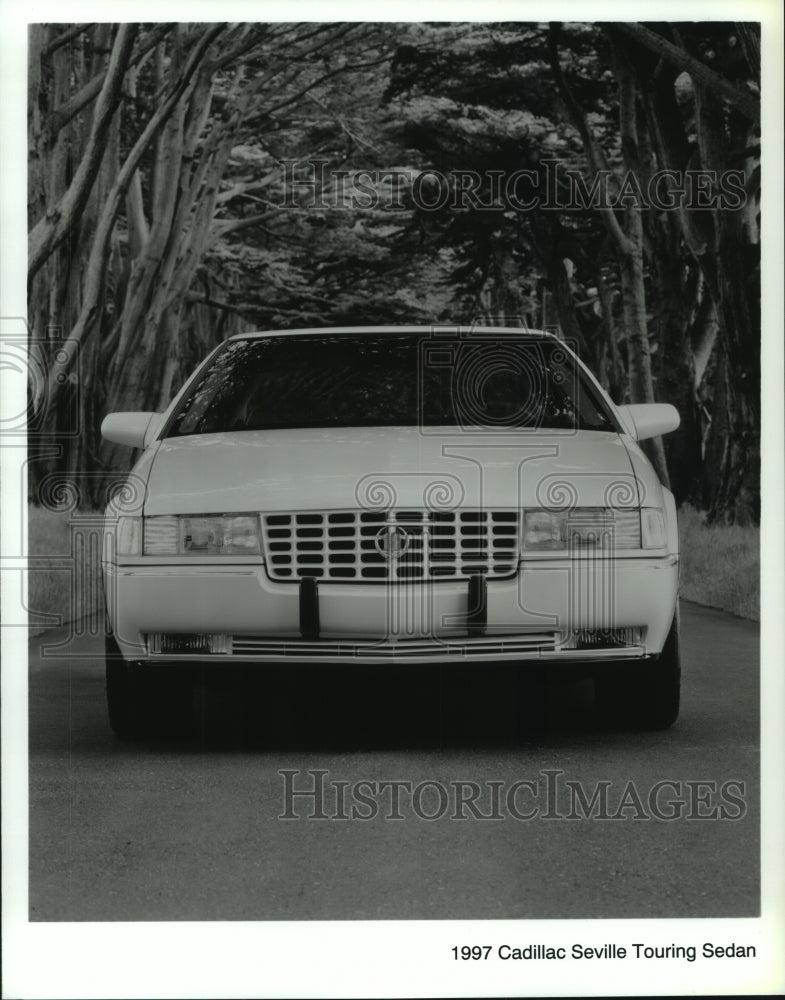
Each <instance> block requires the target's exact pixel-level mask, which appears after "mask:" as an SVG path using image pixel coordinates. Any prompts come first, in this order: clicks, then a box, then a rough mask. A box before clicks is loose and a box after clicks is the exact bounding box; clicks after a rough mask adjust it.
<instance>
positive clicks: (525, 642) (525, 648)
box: [232, 632, 558, 661]
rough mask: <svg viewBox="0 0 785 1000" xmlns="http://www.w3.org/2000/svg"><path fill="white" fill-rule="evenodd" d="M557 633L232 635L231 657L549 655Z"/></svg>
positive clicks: (435, 658)
mask: <svg viewBox="0 0 785 1000" xmlns="http://www.w3.org/2000/svg"><path fill="white" fill-rule="evenodd" d="M557 638H558V636H557V633H555V632H538V633H531V634H528V635H510V636H498V637H496V638H493V637H488V638H482V639H467V638H440V639H438V640H437V639H433V638H429V639H405V640H400V641H398V642H390V641H389V640H376V641H372V642H357V641H350V640H341V639H334V640H329V639H328V640H321V641H319V642H308V641H306V640H302V639H276V638H273V637H270V636H267V635H235V636H233V637H232V654H233V655H234V656H254V655H256V656H261V655H267V656H280V657H281V658H282V659H295V660H296V659H298V658H303V657H305V658H307V657H309V656H318V657H335V658H337V659H342V660H351V659H352V658H353V657H365V658H369V659H372V658H374V657H383V658H385V659H395V660H407V659H433V660H437V661H441V660H450V659H454V658H460V657H463V656H470V655H471V656H480V655H482V656H489V657H493V656H504V655H509V654H518V655H521V656H522V655H524V654H525V653H539V652H551V651H553V650H555V649H556V647H557Z"/></svg>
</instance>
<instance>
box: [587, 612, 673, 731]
mask: <svg viewBox="0 0 785 1000" xmlns="http://www.w3.org/2000/svg"><path fill="white" fill-rule="evenodd" d="M594 690H595V695H596V698H597V701H598V704H599V708H600V711H601V713H602V716H603V718H604V720H605V721H606V722H607V723H610V724H611V725H612V726H614V727H617V728H624V729H668V728H669V727H670V726H672V725H673V723H674V722H675V721H676V719H677V718H678V716H679V703H680V700H681V655H680V650H679V613H678V610H677V611H676V614H675V615H674V616H673V622H672V623H671V627H670V630H669V632H668V637H667V638H666V640H665V645H664V646H663V648H662V652H661V653H660V655H659V657H658V658H657V659H656V660H654V661H651V662H646V663H643V664H641V665H640V666H637V665H635V664H628V665H626V666H624V667H621V668H616V669H612V668H608V671H607V673H603V674H601V675H599V676H598V677H596V678H595V681H594Z"/></svg>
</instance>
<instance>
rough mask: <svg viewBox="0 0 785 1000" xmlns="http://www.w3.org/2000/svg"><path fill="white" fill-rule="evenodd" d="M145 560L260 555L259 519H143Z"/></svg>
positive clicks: (225, 516)
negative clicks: (147, 557)
mask: <svg viewBox="0 0 785 1000" xmlns="http://www.w3.org/2000/svg"><path fill="white" fill-rule="evenodd" d="M143 548H144V554H145V555H146V556H175V555H177V556H258V555H261V551H262V549H261V540H260V532H259V518H258V517H257V516H254V515H250V514H218V515H215V516H209V517H198V516H196V517H192V516H178V517H174V516H162V517H146V518H144V543H143Z"/></svg>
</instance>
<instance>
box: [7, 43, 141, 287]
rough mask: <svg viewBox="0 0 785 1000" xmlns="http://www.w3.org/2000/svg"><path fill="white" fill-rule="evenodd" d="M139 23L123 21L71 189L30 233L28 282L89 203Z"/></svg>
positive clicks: (69, 188)
mask: <svg viewBox="0 0 785 1000" xmlns="http://www.w3.org/2000/svg"><path fill="white" fill-rule="evenodd" d="M138 27H139V26H138V25H135V24H122V25H120V28H119V29H118V32H117V37H116V38H115V42H114V45H113V46H112V54H111V56H110V57H109V66H108V68H107V71H106V78H105V80H104V85H103V87H102V88H101V92H100V94H99V95H98V100H97V103H96V106H95V112H94V113H93V124H92V127H91V129H90V135H89V137H88V139H87V142H86V144H85V151H84V155H83V156H82V159H81V160H80V162H79V166H78V168H77V170H76V173H75V174H74V177H73V180H72V181H71V183H70V185H69V186H68V190H67V191H66V192H65V194H64V195H63V197H62V198H61V199H60V201H59V202H58V203H57V205H56V206H55V207H54V208H52V209H49V210H48V211H47V212H46V214H45V215H44V217H43V218H42V219H39V221H38V222H37V223H36V225H35V226H34V227H33V229H32V232H31V233H30V236H29V237H28V243H27V247H28V251H27V252H28V263H27V275H28V282H29V281H30V280H32V278H33V277H34V276H35V274H36V273H37V272H38V271H39V269H40V268H41V266H42V265H43V263H44V261H45V260H46V259H47V257H48V256H49V255H50V254H51V253H52V252H53V251H54V250H56V249H57V247H58V246H59V245H60V244H61V243H62V241H63V240H64V239H65V238H66V236H67V235H68V233H69V231H70V230H71V227H72V226H73V224H74V222H75V220H76V219H77V218H78V217H79V216H80V215H81V214H82V211H83V209H84V207H85V205H86V204H87V199H88V198H89V196H90V190H91V188H92V186H93V181H94V180H95V178H96V175H97V174H98V169H99V167H100V166H101V159H102V157H103V154H104V150H105V149H106V142H107V139H108V136H109V127H110V125H111V123H112V118H113V117H114V114H115V111H116V110H117V106H118V104H119V103H120V98H121V96H122V87H123V78H124V75H125V71H126V69H127V68H128V62H129V60H130V58H131V52H132V50H133V46H134V41H135V39H136V33H137V31H138Z"/></svg>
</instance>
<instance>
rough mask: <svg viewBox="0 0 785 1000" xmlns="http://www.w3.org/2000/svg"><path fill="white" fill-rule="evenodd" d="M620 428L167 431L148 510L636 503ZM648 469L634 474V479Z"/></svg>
mask: <svg viewBox="0 0 785 1000" xmlns="http://www.w3.org/2000/svg"><path fill="white" fill-rule="evenodd" d="M637 471H638V479H636V477H635V475H634V472H633V467H632V464H631V461H630V456H629V454H628V451H627V448H626V447H625V444H624V441H623V440H622V438H621V437H620V435H618V434H616V433H615V432H606V431H602V432H601V431H579V432H567V431H547V432H545V431H541V430H538V431H525V430H512V429H511V430H509V431H505V432H495V431H494V432H488V431H478V432H476V433H472V432H471V431H470V430H469V431H466V430H460V429H457V428H455V429H451V428H438V429H436V428H433V429H427V428H426V429H425V430H420V429H418V428H412V427H367V428H346V429H337V430H336V429H321V428H318V429H306V430H302V429H298V430H275V431H240V432H232V433H226V434H203V435H193V436H188V437H176V438H167V439H165V440H163V441H161V442H160V443H159V444H158V446H157V450H156V452H155V455H154V458H153V460H152V466H151V470H150V473H149V479H148V483H147V496H146V501H145V513H146V514H148V515H153V514H172V513H182V514H197V513H205V514H207V513H219V512H227V513H231V512H241V511H285V510H340V509H347V508H349V509H350V508H356V507H371V508H376V507H380V508H383V509H384V508H387V507H390V506H397V507H431V508H435V509H439V508H440V507H444V508H450V507H455V506H458V507H511V508H512V507H537V506H556V507H561V506H566V505H571V504H579V505H581V506H605V505H607V506H627V505H635V506H637V504H638V502H639V495H640V494H643V495H648V496H649V497H650V496H651V493H652V490H655V489H659V483H658V482H657V480H656V477H654V473H653V471H652V470H651V468H650V467H648V463H646V465H645V466H639V467H638V470H637ZM641 478H642V479H644V480H649V481H648V482H640V479H641Z"/></svg>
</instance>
